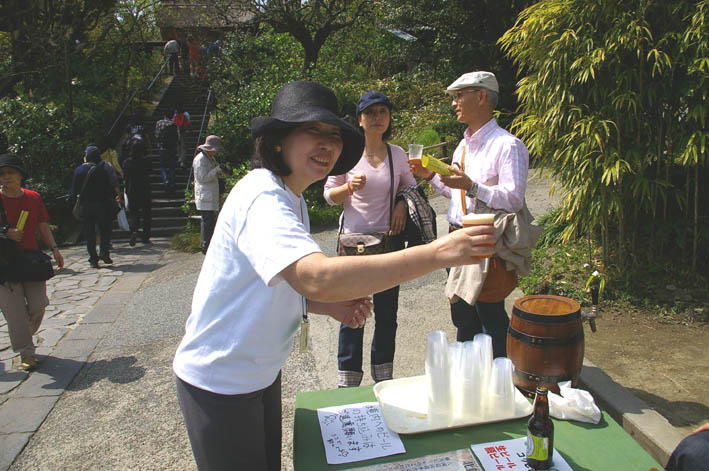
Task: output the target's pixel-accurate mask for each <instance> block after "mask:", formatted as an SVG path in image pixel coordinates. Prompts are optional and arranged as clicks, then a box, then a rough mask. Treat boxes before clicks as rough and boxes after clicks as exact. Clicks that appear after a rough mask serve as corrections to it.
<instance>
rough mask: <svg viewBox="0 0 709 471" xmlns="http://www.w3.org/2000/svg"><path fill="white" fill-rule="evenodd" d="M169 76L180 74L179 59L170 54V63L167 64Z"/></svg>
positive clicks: (175, 55)
mask: <svg viewBox="0 0 709 471" xmlns="http://www.w3.org/2000/svg"><path fill="white" fill-rule="evenodd" d="M168 69H169V72H168V73H169V74H171V75H175V74H179V73H180V58H179V56H178V55H177V53H170V62H169V63H168Z"/></svg>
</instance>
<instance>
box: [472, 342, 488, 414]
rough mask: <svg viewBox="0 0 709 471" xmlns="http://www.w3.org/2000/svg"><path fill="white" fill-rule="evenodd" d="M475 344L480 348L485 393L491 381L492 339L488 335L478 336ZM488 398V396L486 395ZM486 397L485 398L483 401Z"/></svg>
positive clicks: (481, 377) (481, 376) (481, 378)
mask: <svg viewBox="0 0 709 471" xmlns="http://www.w3.org/2000/svg"><path fill="white" fill-rule="evenodd" d="M473 343H477V344H478V345H479V348H480V367H481V368H482V371H481V372H480V381H481V382H482V383H481V387H482V390H483V392H485V391H487V386H488V384H489V381H490V370H491V369H492V337H490V336H489V335H487V334H476V335H475V337H473ZM484 396H486V394H484ZM484 400H485V397H483V401H484Z"/></svg>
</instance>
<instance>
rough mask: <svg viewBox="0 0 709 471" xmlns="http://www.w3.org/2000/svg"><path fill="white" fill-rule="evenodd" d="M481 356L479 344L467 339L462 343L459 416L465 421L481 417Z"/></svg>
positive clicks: (476, 419)
mask: <svg viewBox="0 0 709 471" xmlns="http://www.w3.org/2000/svg"><path fill="white" fill-rule="evenodd" d="M482 371H483V368H482V357H481V352H480V345H479V344H477V343H475V342H473V341H468V342H465V343H464V344H463V366H462V372H461V375H460V380H459V381H460V395H461V401H460V402H461V404H460V409H461V413H460V416H461V418H462V419H463V420H464V421H465V422H473V421H479V420H480V419H482V418H483V415H484V414H483V408H482V406H483V403H482V400H483V397H484V394H483V392H484V391H483V389H482Z"/></svg>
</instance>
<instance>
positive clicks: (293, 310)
mask: <svg viewBox="0 0 709 471" xmlns="http://www.w3.org/2000/svg"><path fill="white" fill-rule="evenodd" d="M315 252H321V250H320V247H319V246H318V245H317V243H315V241H314V240H313V238H312V236H311V235H310V221H309V219H308V210H307V206H306V204H305V200H304V199H303V197H302V196H301V197H298V196H296V195H295V194H294V193H293V192H291V191H290V189H289V188H288V187H287V186H286V185H285V184H283V182H282V180H281V179H280V178H279V177H277V176H275V175H274V174H273V173H271V172H270V171H269V170H266V169H257V170H253V171H251V172H250V173H249V174H248V175H246V176H245V177H244V178H242V179H241V180H240V181H239V183H237V184H236V186H235V187H234V188H233V189H232V190H231V192H230V193H229V196H228V198H227V199H226V202H225V203H224V207H223V208H222V210H221V212H220V214H219V218H218V220H217V225H216V228H215V230H214V236H213V237H212V240H211V242H210V244H209V250H208V251H207V256H206V257H205V259H204V263H203V265H202V271H201V272H200V274H199V279H198V280H197V286H196V287H195V292H194V297H193V300H192V313H191V314H190V317H189V318H188V319H187V323H186V326H185V336H184V338H183V339H182V342H181V343H180V346H179V347H178V348H177V353H176V354H175V359H174V361H173V369H174V371H175V374H177V376H178V377H180V378H181V379H182V380H183V381H185V382H187V383H189V384H191V385H193V386H196V387H198V388H200V389H205V390H207V391H212V392H215V393H218V394H244V393H248V392H253V391H258V390H260V389H263V388H265V387H267V386H269V385H271V384H272V383H273V381H274V380H275V379H276V376H277V375H278V372H279V371H280V369H281V367H282V366H283V365H284V364H285V362H286V360H287V359H288V355H289V354H290V351H291V349H292V346H293V336H294V334H295V333H296V331H297V330H298V326H299V324H300V322H301V319H302V315H303V310H304V308H305V299H304V298H303V296H301V295H300V294H298V293H297V292H296V291H295V290H294V289H293V288H291V286H290V285H289V284H288V283H287V282H286V281H285V280H284V279H283V278H282V277H281V276H280V274H279V273H280V272H281V271H282V270H283V269H284V268H286V267H287V266H289V265H290V264H292V263H293V262H295V261H297V260H299V259H301V258H302V257H304V256H306V255H308V254H311V253H315Z"/></svg>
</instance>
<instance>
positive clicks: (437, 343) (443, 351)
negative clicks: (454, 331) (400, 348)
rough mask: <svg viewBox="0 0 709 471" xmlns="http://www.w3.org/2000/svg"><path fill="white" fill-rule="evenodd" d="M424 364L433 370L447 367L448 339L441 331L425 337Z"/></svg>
mask: <svg viewBox="0 0 709 471" xmlns="http://www.w3.org/2000/svg"><path fill="white" fill-rule="evenodd" d="M426 363H428V364H429V365H430V366H431V367H434V368H442V367H446V368H447V367H448V337H447V336H446V333H445V332H443V331H442V330H434V331H433V332H429V333H428V335H427V336H426Z"/></svg>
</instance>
